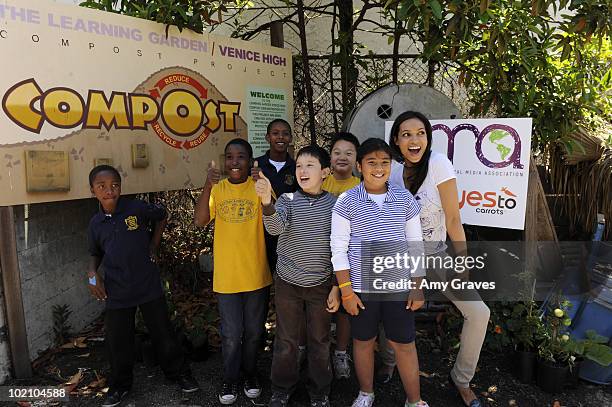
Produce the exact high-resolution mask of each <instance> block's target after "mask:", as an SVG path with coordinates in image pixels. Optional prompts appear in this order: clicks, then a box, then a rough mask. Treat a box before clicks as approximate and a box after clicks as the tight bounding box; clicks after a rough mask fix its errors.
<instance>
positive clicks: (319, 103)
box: [293, 55, 471, 150]
mask: <svg viewBox="0 0 612 407" xmlns="http://www.w3.org/2000/svg"><path fill="white" fill-rule="evenodd" d="M309 65H310V76H311V85H312V88H313V102H314V110H315V128H316V134H317V141H318V143H319V145H326V144H327V142H328V141H329V139H330V137H331V134H333V133H335V132H337V131H339V130H340V129H341V127H342V121H343V117H344V112H343V107H344V105H345V104H346V103H347V100H349V96H348V95H349V94H350V92H351V91H354V93H355V95H356V101H357V104H359V102H360V101H361V100H362V99H363V98H364V97H366V96H367V95H368V94H369V93H370V92H373V91H374V90H376V89H378V88H380V87H382V86H384V85H386V84H388V83H391V82H392V71H393V59H392V57H390V56H381V55H368V56H360V57H356V63H355V67H356V69H357V81H356V85H355V89H353V90H348V91H346V93H347V94H344V95H343V92H342V83H341V74H340V71H341V68H340V66H339V65H338V64H337V63H334V62H333V60H332V58H331V56H319V57H311V58H309ZM293 66H294V77H293V84H294V85H293V86H294V134H295V135H296V137H295V144H296V146H295V147H296V150H297V149H299V148H300V147H302V146H304V145H306V144H308V143H309V141H310V139H309V130H308V106H307V99H306V85H305V78H304V74H303V65H302V60H301V59H299V58H294V60H293ZM428 78H429V67H428V65H427V63H424V62H423V61H422V60H421V59H419V58H417V57H416V56H414V57H406V56H404V57H401V58H399V64H398V82H399V83H418V84H424V85H427V84H428ZM433 87H434V88H435V89H437V90H439V91H441V92H442V93H444V94H445V95H446V96H448V97H449V98H450V99H451V100H452V101H453V102H454V103H455V105H457V107H458V108H459V110H460V111H461V114H462V115H463V116H464V117H468V115H469V110H470V107H471V106H470V103H469V99H468V94H467V90H466V89H465V88H464V87H463V86H461V85H459V83H458V75H457V74H456V73H455V72H453V71H452V70H451V69H450V68H448V67H446V66H440V67H439V68H437V69H436V70H435V72H434V76H433Z"/></svg>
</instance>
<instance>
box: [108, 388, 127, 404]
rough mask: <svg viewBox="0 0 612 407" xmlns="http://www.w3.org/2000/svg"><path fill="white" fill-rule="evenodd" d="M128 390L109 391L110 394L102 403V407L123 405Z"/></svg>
mask: <svg viewBox="0 0 612 407" xmlns="http://www.w3.org/2000/svg"><path fill="white" fill-rule="evenodd" d="M127 394H128V391H127V390H117V389H108V393H106V398H105V399H104V402H103V403H102V407H115V406H118V405H119V404H121V400H123V399H124V398H125V396H127Z"/></svg>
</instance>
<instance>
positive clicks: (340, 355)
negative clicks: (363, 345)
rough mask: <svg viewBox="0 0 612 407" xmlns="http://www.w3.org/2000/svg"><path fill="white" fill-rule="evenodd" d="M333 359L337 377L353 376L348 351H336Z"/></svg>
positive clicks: (346, 377)
mask: <svg viewBox="0 0 612 407" xmlns="http://www.w3.org/2000/svg"><path fill="white" fill-rule="evenodd" d="M332 360H333V364H334V373H335V376H336V379H348V378H349V377H351V365H349V360H350V357H349V355H348V353H346V352H337V351H334V355H333V356H332Z"/></svg>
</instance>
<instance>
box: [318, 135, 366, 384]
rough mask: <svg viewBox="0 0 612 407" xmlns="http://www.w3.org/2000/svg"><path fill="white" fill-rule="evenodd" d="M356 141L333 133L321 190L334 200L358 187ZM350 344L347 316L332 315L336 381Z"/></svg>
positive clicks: (345, 374) (345, 371)
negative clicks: (328, 173) (327, 172)
mask: <svg viewBox="0 0 612 407" xmlns="http://www.w3.org/2000/svg"><path fill="white" fill-rule="evenodd" d="M358 148H359V140H357V137H355V136H354V135H353V134H351V133H347V132H340V133H336V135H334V137H333V138H332V142H331V149H330V152H331V168H332V175H331V177H327V178H325V181H323V189H324V190H325V191H327V192H329V193H331V194H334V195H335V196H339V195H340V194H341V193H343V192H345V191H348V190H349V189H351V188H353V187H355V186H357V185H359V182H361V180H360V179H359V178H358V177H356V176H354V175H353V169H354V168H355V162H356V159H357V149H358ZM350 340H351V326H350V323H349V319H348V315H347V314H346V312H344V309H341V310H340V312H338V313H337V314H336V349H335V350H334V353H333V365H334V374H335V375H336V379H342V378H345V379H348V378H349V377H350V376H351V366H350V365H349V355H348V354H347V352H346V351H347V348H348V345H349V342H350Z"/></svg>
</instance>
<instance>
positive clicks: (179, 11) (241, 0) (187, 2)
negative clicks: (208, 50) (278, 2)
mask: <svg viewBox="0 0 612 407" xmlns="http://www.w3.org/2000/svg"><path fill="white" fill-rule="evenodd" d="M251 4H252V2H251V1H249V0H87V1H84V2H82V3H81V4H80V5H81V6H83V7H89V8H94V9H97V10H104V11H109V12H112V13H119V14H125V15H128V16H132V17H138V18H144V19H146V20H152V21H156V22H158V23H162V24H166V25H167V26H170V25H175V26H177V27H178V29H179V30H182V29H183V28H189V29H190V30H193V31H195V32H198V33H203V32H204V29H205V28H206V27H207V26H214V25H216V24H219V23H220V22H221V21H222V20H223V18H222V16H223V13H225V12H227V11H228V7H232V8H237V9H241V8H244V7H247V6H249V5H251Z"/></svg>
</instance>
